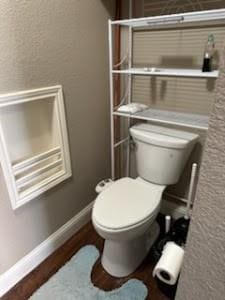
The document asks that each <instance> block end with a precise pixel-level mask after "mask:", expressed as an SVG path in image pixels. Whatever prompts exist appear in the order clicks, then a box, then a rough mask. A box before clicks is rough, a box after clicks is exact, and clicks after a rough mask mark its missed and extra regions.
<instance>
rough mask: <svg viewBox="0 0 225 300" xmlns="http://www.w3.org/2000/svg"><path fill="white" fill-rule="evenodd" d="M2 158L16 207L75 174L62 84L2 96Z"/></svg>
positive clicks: (0, 99)
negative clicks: (70, 152) (72, 165)
mask: <svg viewBox="0 0 225 300" xmlns="http://www.w3.org/2000/svg"><path fill="white" fill-rule="evenodd" d="M0 159H1V166H2V170H3V174H4V177H5V182H6V185H7V189H8V193H9V197H10V200H11V204H12V208H13V209H16V208H18V207H20V206H22V205H23V204H25V203H27V202H29V201H30V200H32V199H34V198H36V197H37V196H39V195H40V194H42V193H43V192H45V191H47V190H48V189H50V188H52V187H53V186H55V185H57V184H59V183H60V182H62V181H63V180H65V179H66V178H68V177H70V176H71V165H70V154H69V146H68V137H67V128H66V120H65V110H64V102H63V93H62V87H61V86H53V87H47V88H41V89H35V90H29V91H24V92H19V93H13V94H5V95H1V96H0Z"/></svg>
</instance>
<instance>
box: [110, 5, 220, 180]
mask: <svg viewBox="0 0 225 300" xmlns="http://www.w3.org/2000/svg"><path fill="white" fill-rule="evenodd" d="M210 24H213V25H214V24H225V9H217V10H209V11H197V12H190V13H183V14H173V15H164V16H156V17H146V18H138V19H128V20H116V21H111V20H109V22H108V40H109V80H110V112H111V114H110V115H111V176H112V179H115V148H116V147H119V146H121V145H123V144H125V143H126V144H127V170H126V173H127V174H126V175H127V176H128V175H129V157H130V147H129V137H126V138H124V139H123V140H121V141H115V138H114V136H115V135H114V117H115V116H120V117H125V118H126V119H127V122H128V123H127V124H128V126H129V125H130V120H131V119H132V118H133V119H140V120H145V121H150V122H152V123H161V124H172V125H178V126H184V127H189V128H197V129H202V130H207V129H208V122H209V117H208V116H204V115H197V114H196V115H195V114H187V113H178V112H171V111H163V110H156V109H147V110H145V111H142V112H139V113H136V114H127V113H121V112H118V111H115V107H114V104H113V103H114V79H113V77H114V75H115V74H121V75H122V74H123V75H125V76H128V94H127V104H129V103H130V102H131V90H132V76H165V77H188V78H190V77H193V78H206V79H216V78H217V77H218V71H217V70H215V71H212V72H202V71H201V70H197V69H175V68H174V69H173V68H133V67H132V51H133V49H132V43H133V41H132V39H133V30H134V29H135V30H138V29H147V30H153V29H154V30H155V29H162V28H169V27H178V28H183V27H186V26H190V25H195V26H205V25H210ZM118 25H119V26H125V27H127V28H128V30H129V33H128V54H127V61H128V68H127V69H118V68H117V66H118V64H117V65H116V67H114V64H113V50H112V48H113V27H114V26H118Z"/></svg>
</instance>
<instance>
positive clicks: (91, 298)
mask: <svg viewBox="0 0 225 300" xmlns="http://www.w3.org/2000/svg"><path fill="white" fill-rule="evenodd" d="M99 255H100V253H99V251H98V249H97V248H96V247H95V246H93V245H88V246H85V247H83V248H81V249H80V250H79V251H78V252H77V253H76V254H75V255H74V256H73V257H72V258H71V260H70V261H69V262H67V263H66V264H65V265H64V266H63V267H62V268H61V269H60V270H59V271H58V272H57V273H56V274H55V275H53V276H52V277H51V278H50V279H49V280H48V281H47V282H46V283H45V284H44V285H42V286H41V287H40V288H39V289H38V290H37V291H36V292H35V293H34V294H33V295H32V296H31V297H30V300H53V299H54V300H128V299H129V300H144V299H145V298H146V297H147V294H148V290H147V288H146V286H145V285H144V284H143V283H142V282H141V281H140V280H137V279H130V280H129V281H127V282H126V283H125V284H124V285H122V286H121V287H120V288H118V289H115V290H112V291H103V290H100V289H99V288H97V287H95V286H94V285H93V284H92V282H91V271H92V268H93V266H94V264H95V262H96V261H97V259H98V258H99Z"/></svg>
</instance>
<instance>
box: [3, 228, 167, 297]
mask: <svg viewBox="0 0 225 300" xmlns="http://www.w3.org/2000/svg"><path fill="white" fill-rule="evenodd" d="M87 244H93V245H95V246H96V247H97V248H98V249H99V250H100V251H102V249H103V239H102V238H101V237H99V236H98V234H97V233H96V232H95V230H94V228H93V226H92V224H91V222H89V223H88V224H87V225H85V226H84V227H83V228H81V230H80V231H79V232H77V233H76V234H75V235H74V236H72V237H71V238H70V239H69V240H68V241H67V242H66V243H65V244H64V245H63V246H61V247H60V248H59V249H58V250H56V251H55V252H54V253H53V254H52V255H51V256H49V257H48V258H47V259H46V260H45V261H44V262H42V263H41V264H40V265H39V266H38V267H37V268H36V269H35V270H34V271H32V272H31V273H30V274H28V275H27V276H26V277H25V278H24V279H22V280H21V281H20V282H19V283H18V284H17V285H16V286H15V287H14V288H13V289H11V290H10V291H9V292H8V293H7V294H6V295H5V296H3V297H2V298H1V300H24V299H28V298H29V297H30V296H31V295H32V294H33V293H34V292H35V291H36V290H37V289H38V288H39V287H40V286H41V285H42V284H43V283H45V282H46V281H47V280H48V279H49V278H50V277H51V276H52V275H53V274H55V273H56V272H57V271H58V270H59V269H60V268H61V267H62V266H63V265H64V264H65V263H66V262H67V261H68V260H69V259H70V258H71V257H72V256H73V255H74V254H75V253H76V252H77V251H78V250H79V249H80V248H81V247H83V246H85V245H87ZM153 267H154V265H153V263H152V259H151V256H150V255H149V257H147V258H146V259H145V261H144V262H143V263H142V265H141V266H140V267H139V268H138V269H137V270H136V271H135V272H134V273H133V274H131V275H130V276H128V277H125V278H120V279H118V278H114V277H112V276H110V275H108V274H107V273H106V272H105V271H104V269H103V268H102V266H101V262H100V259H98V261H97V262H96V264H95V265H94V267H93V270H92V282H93V284H94V285H95V286H97V287H99V288H100V289H103V290H112V289H115V288H118V287H120V286H121V285H122V284H123V283H125V282H126V281H127V280H129V279H130V278H137V279H140V280H142V281H143V282H144V283H145V285H146V286H147V288H148V291H149V293H148V298H147V299H151V300H168V299H173V295H168V291H167V290H164V291H163V292H162V291H161V290H160V289H159V287H158V284H157V282H156V280H155V279H154V278H153V277H152V275H151V274H152V270H153ZM165 294H167V295H165ZM43 300H47V299H43ZM62 300H63V299H62ZM75 300H76V299H75ZM124 300H126V299H124ZM127 300H129V299H127ZM137 300H138V299H137Z"/></svg>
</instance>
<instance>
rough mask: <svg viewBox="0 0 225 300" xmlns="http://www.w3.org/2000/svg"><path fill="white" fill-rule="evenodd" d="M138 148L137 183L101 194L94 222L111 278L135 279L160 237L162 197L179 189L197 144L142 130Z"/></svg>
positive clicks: (137, 133) (124, 182)
mask: <svg viewBox="0 0 225 300" xmlns="http://www.w3.org/2000/svg"><path fill="white" fill-rule="evenodd" d="M130 134H131V136H132V137H133V140H134V142H135V144H136V162H137V172H138V175H139V176H140V177H138V178H136V179H132V178H128V177H126V178H122V179H119V180H117V181H115V182H114V183H113V184H112V185H110V186H109V187H108V188H107V189H106V190H104V191H103V192H101V193H100V194H99V195H98V197H97V198H96V200H95V203H94V207H93V210H92V222H93V225H94V227H95V229H96V231H97V232H98V233H99V235H100V236H102V237H103V238H104V239H105V244H104V250H103V254H102V266H103V268H104V269H105V270H106V271H107V272H108V273H109V274H111V275H112V276H115V277H123V276H127V275H129V274H131V273H132V272H133V271H135V269H136V268H137V267H138V266H139V265H140V264H141V262H142V261H143V259H144V258H145V256H146V255H147V253H148V252H149V249H150V248H151V246H152V244H153V243H154V242H155V240H156V238H157V236H158V234H159V226H158V224H157V223H156V222H154V221H155V219H156V216H157V214H158V212H159V210H160V204H161V199H162V193H163V191H164V189H165V187H166V186H167V185H170V184H175V183H176V182H177V181H178V180H179V177H180V175H181V173H182V171H183V168H184V166H185V164H186V162H187V159H188V157H189V155H190V153H191V151H192V149H193V146H194V144H195V143H196V141H197V139H198V135H196V134H192V133H189V132H185V131H179V130H175V129H169V128H164V127H160V126H153V125H150V124H145V123H143V124H138V125H135V126H133V127H131V128H130Z"/></svg>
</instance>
